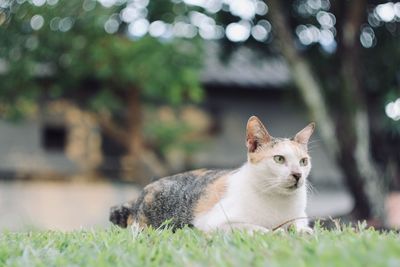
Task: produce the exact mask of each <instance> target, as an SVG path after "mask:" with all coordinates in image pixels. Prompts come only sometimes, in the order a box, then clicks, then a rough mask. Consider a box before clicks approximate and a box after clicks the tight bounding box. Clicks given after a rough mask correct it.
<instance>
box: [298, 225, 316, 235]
mask: <svg viewBox="0 0 400 267" xmlns="http://www.w3.org/2000/svg"><path fill="white" fill-rule="evenodd" d="M296 231H297V232H298V233H300V234H307V235H313V234H314V230H313V229H312V228H310V227H308V226H303V227H300V228H297V229H296Z"/></svg>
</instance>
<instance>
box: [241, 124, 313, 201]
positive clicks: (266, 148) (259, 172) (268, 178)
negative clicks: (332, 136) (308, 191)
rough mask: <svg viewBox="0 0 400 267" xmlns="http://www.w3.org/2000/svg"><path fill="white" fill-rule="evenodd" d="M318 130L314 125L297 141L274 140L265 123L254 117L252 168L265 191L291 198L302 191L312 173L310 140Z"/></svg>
mask: <svg viewBox="0 0 400 267" xmlns="http://www.w3.org/2000/svg"><path fill="white" fill-rule="evenodd" d="M314 128H315V124H314V123H310V124H309V125H307V126H306V127H305V128H304V129H302V130H301V131H299V132H298V133H297V134H296V135H295V136H294V137H293V138H291V139H288V138H275V137H272V136H271V135H270V134H269V133H268V131H267V129H266V128H265V126H264V125H263V124H262V122H261V121H260V120H259V119H258V118H257V117H256V116H252V117H251V118H250V119H249V121H248V123H247V138H246V145H247V158H248V166H249V167H250V168H251V169H252V170H253V171H254V174H255V176H256V179H257V186H258V187H259V189H260V190H262V191H270V190H273V191H274V192H277V193H281V194H291V193H293V192H296V191H297V190H298V189H299V188H302V187H303V186H304V185H305V183H306V179H307V176H308V174H309V173H310V170H311V158H310V155H309V154H308V140H309V139H310V137H311V134H312V133H313V131H314Z"/></svg>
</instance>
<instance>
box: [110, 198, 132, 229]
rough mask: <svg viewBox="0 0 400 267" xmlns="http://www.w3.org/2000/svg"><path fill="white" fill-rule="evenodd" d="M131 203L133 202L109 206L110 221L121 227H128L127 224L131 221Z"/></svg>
mask: <svg viewBox="0 0 400 267" xmlns="http://www.w3.org/2000/svg"><path fill="white" fill-rule="evenodd" d="M133 204H134V203H125V204H123V205H119V206H114V207H111V209H110V217H109V220H110V222H112V223H113V224H115V225H118V226H120V227H122V228H126V227H128V225H130V224H131V223H132V218H133Z"/></svg>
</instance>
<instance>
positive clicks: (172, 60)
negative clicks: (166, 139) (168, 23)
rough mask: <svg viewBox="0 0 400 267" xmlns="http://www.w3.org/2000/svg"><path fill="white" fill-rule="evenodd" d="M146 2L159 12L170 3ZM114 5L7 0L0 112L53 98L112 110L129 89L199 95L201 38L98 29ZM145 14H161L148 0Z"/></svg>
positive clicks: (153, 95)
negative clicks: (130, 34) (10, 1)
mask: <svg viewBox="0 0 400 267" xmlns="http://www.w3.org/2000/svg"><path fill="white" fill-rule="evenodd" d="M21 2H22V1H21ZM152 2H153V1H152ZM154 2H157V3H161V6H162V11H163V12H162V13H163V14H165V13H166V12H167V11H168V10H171V9H172V4H171V3H170V2H169V1H154ZM164 2H167V3H169V4H162V3H164ZM89 4H90V8H88V5H89ZM121 9H122V6H120V5H115V6H112V7H110V8H105V7H103V6H102V5H100V4H99V2H97V1H91V0H87V1H83V2H81V1H78V2H77V1H59V3H58V4H56V5H50V4H44V5H43V6H40V7H37V6H34V5H32V4H30V3H29V2H28V1H26V2H22V4H18V3H17V2H15V1H14V2H13V4H12V6H11V9H10V10H11V11H10V16H9V18H8V20H7V21H3V23H2V25H1V26H0V59H1V60H2V62H3V63H4V64H5V65H6V66H7V67H6V68H7V70H6V71H4V72H0V79H1V81H2V88H1V90H0V107H1V108H0V109H1V111H2V113H3V115H4V114H6V115H12V114H14V113H15V114H21V115H23V114H24V113H26V111H28V110H31V109H28V110H27V109H24V108H23V106H21V105H18V103H19V101H24V102H30V103H32V104H40V103H41V102H43V101H46V100H49V99H50V100H51V99H57V98H60V97H67V98H70V99H74V100H77V101H78V102H79V103H80V104H82V105H83V106H84V107H89V108H92V109H95V110H104V109H105V110H109V111H117V110H118V109H120V108H121V107H122V106H123V105H124V103H125V99H126V94H127V92H128V91H129V90H140V91H141V92H142V96H144V97H145V99H151V100H154V99H156V100H161V101H166V102H170V103H173V104H179V103H181V102H182V101H184V100H191V101H200V100H201V98H202V88H201V86H200V83H199V78H198V72H199V69H200V67H201V53H202V49H201V42H200V41H199V40H198V39H191V40H187V39H179V38H174V39H164V40H161V39H155V38H152V37H144V38H141V39H135V40H132V39H129V38H128V37H127V35H126V34H125V33H126V28H127V25H125V24H124V23H121V24H120V26H119V31H118V32H117V33H115V34H108V33H106V31H105V23H106V22H107V21H108V20H109V19H110V18H115V17H116V16H118V15H117V14H118V13H119V11H120V10H121ZM0 12H2V11H0ZM168 12H169V11H168ZM149 13H150V15H151V16H150V15H149V16H150V17H153V18H154V19H156V18H157V17H159V16H161V15H162V14H161V13H160V9H157V8H156V7H155V6H154V5H153V4H152V5H150V6H149ZM2 14H3V15H4V12H3V13H2ZM35 16H36V18H39V19H38V21H36V22H35V19H34V18H35ZM41 21H42V23H41ZM35 23H36V24H37V25H36V24H35ZM35 25H36V26H35ZM38 25H39V26H38Z"/></svg>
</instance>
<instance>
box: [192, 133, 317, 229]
mask: <svg viewBox="0 0 400 267" xmlns="http://www.w3.org/2000/svg"><path fill="white" fill-rule="evenodd" d="M275 151H276V153H277V154H278V155H283V156H284V157H285V159H286V163H285V164H278V163H276V162H275V161H274V160H273V157H272V156H266V157H265V158H264V159H263V160H261V161H260V162H258V163H256V164H253V163H251V162H250V161H248V162H247V163H246V164H245V165H243V166H242V167H241V168H240V169H238V170H237V171H236V172H234V173H233V174H231V175H230V177H229V178H228V184H227V192H226V194H225V196H224V197H223V198H222V199H221V200H220V201H219V202H218V203H217V204H216V205H215V206H214V207H213V208H211V210H209V211H207V212H205V213H203V214H200V215H198V216H197V217H196V218H195V220H194V226H195V227H197V228H199V229H201V230H203V231H211V230H215V229H222V230H226V229H229V228H240V229H243V228H244V229H247V230H250V231H255V230H260V229H261V228H266V229H269V230H272V229H274V228H275V227H278V226H280V225H281V224H284V223H286V222H290V223H291V224H295V226H296V227H297V228H298V229H299V230H302V229H306V228H307V225H308V220H307V219H304V217H306V213H305V209H306V204H307V190H306V186H305V184H306V178H307V176H308V174H309V171H310V168H311V166H310V165H311V163H309V164H308V165H307V166H300V164H299V160H300V159H301V158H302V157H304V155H307V154H306V152H303V153H302V151H298V150H296V149H294V147H293V146H292V145H290V141H289V140H287V141H282V142H281V143H279V144H278V145H277V147H276V148H274V152H275ZM293 172H300V173H301V174H302V178H301V179H300V181H299V185H300V186H299V187H298V188H297V189H288V187H290V186H292V185H293V184H294V183H295V182H294V181H295V180H294V178H293V177H292V176H291V173H293ZM299 218H302V219H299ZM292 220H293V221H292ZM285 226H287V225H285Z"/></svg>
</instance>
